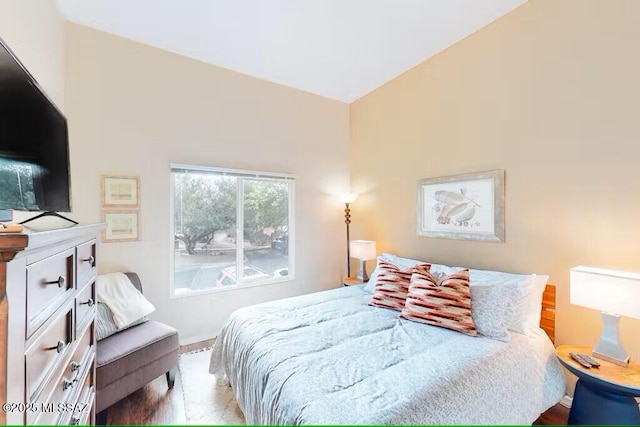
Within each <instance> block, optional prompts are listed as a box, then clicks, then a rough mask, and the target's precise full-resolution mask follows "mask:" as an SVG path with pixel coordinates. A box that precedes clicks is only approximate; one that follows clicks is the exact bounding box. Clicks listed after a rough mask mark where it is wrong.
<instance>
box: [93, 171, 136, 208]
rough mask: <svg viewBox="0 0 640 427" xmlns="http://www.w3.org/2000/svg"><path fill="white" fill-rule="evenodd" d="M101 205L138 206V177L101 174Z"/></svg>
mask: <svg viewBox="0 0 640 427" xmlns="http://www.w3.org/2000/svg"><path fill="white" fill-rule="evenodd" d="M102 206H104V207H108V208H138V207H140V177H139V176H133V175H102Z"/></svg>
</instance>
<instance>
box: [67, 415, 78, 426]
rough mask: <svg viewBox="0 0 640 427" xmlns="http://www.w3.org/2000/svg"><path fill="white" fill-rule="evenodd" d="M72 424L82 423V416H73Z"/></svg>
mask: <svg viewBox="0 0 640 427" xmlns="http://www.w3.org/2000/svg"><path fill="white" fill-rule="evenodd" d="M69 424H71V425H72V426H77V425H78V424H80V417H71V422H70V423H69Z"/></svg>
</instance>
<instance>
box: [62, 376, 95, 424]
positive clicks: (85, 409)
mask: <svg viewBox="0 0 640 427" xmlns="http://www.w3.org/2000/svg"><path fill="white" fill-rule="evenodd" d="M91 379H92V378H91V375H87V378H86V379H85V381H84V385H83V387H82V391H81V392H80V397H79V398H78V401H77V402H75V403H74V404H73V405H69V406H68V407H69V408H73V414H72V415H71V419H70V420H69V424H71V425H78V424H88V423H87V421H88V418H89V417H90V416H91V410H92V409H93V401H94V400H95V387H93V384H92V382H91Z"/></svg>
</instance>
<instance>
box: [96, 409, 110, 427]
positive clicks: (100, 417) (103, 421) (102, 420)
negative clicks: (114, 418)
mask: <svg viewBox="0 0 640 427" xmlns="http://www.w3.org/2000/svg"><path fill="white" fill-rule="evenodd" d="M107 415H108V414H107V410H106V409H103V410H102V411H100V412H98V413H97V414H96V425H99V426H106V425H107Z"/></svg>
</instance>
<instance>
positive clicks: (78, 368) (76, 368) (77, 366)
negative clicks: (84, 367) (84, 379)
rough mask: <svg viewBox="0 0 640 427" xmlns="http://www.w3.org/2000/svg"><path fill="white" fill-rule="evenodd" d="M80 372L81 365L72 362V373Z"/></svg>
mask: <svg viewBox="0 0 640 427" xmlns="http://www.w3.org/2000/svg"><path fill="white" fill-rule="evenodd" d="M78 370H80V364H79V363H78V362H76V361H75V360H74V361H73V362H71V372H76V371H78Z"/></svg>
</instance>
